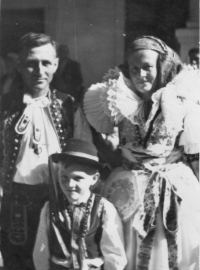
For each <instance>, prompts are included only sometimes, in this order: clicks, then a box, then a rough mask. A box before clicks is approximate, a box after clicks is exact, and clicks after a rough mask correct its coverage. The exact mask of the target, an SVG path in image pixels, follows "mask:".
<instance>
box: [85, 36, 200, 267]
mask: <svg viewBox="0 0 200 270" xmlns="http://www.w3.org/2000/svg"><path fill="white" fill-rule="evenodd" d="M127 63H128V75H127V76H126V77H125V76H124V75H123V74H122V72H121V71H120V70H117V69H116V70H115V72H113V71H112V72H110V73H109V74H108V75H107V76H105V78H104V82H103V83H100V84H96V85H92V86H91V88H90V89H89V90H88V92H87V93H86V96H85V100H84V106H85V113H86V116H87V119H88V121H89V122H90V124H91V125H92V126H93V127H94V128H95V129H96V130H97V131H98V132H101V133H106V134H109V133H112V130H113V128H114V126H118V128H119V138H120V146H119V147H120V149H121V156H122V165H121V166H120V167H118V168H116V169H115V170H114V171H113V172H112V173H111V175H110V176H109V178H108V179H107V181H106V182H105V185H104V188H103V191H102V192H103V195H104V196H105V197H107V198H108V199H109V200H110V201H112V202H113V204H114V205H115V206H116V208H117V210H118V212H119V214H120V215H121V217H122V220H123V223H124V230H125V237H126V253H127V258H128V266H127V268H126V269H128V270H135V269H137V270H169V269H170V270H171V269H173V270H175V269H176V270H178V269H179V270H194V269H195V270H197V269H199V267H198V266H199V264H198V255H199V239H200V238H199V237H200V232H199V227H200V226H199V222H200V188H199V182H198V179H197V178H198V176H199V160H198V159H199V134H200V120H199V115H200V105H199V104H200V102H199V100H200V99H199V100H198V97H199V96H198V97H197V96H196V97H194V96H193V94H191V93H192V91H194V92H195V91H196V90H195V89H193V88H195V83H194V81H193V83H192V84H190V83H189V84H188V83H185V84H184V83H183V82H184V80H185V82H186V81H188V73H187V72H186V71H181V72H180V70H182V64H181V61H180V59H179V57H178V56H177V55H176V53H175V52H174V51H173V50H172V49H170V48H169V47H168V46H167V45H166V44H165V43H164V42H162V41H161V40H159V39H157V38H155V37H150V36H143V37H140V38H137V39H136V40H134V41H133V43H132V44H131V46H130V48H129V50H128V53H127ZM179 72H180V75H177V74H178V73H179ZM184 72H185V73H184ZM124 74H125V73H124ZM176 75H177V76H176ZM128 76H129V78H127V77H128ZM189 77H190V75H189ZM196 77H197V76H194V78H195V80H196ZM196 81H198V80H196ZM186 85H187V87H188V88H187V87H186ZM198 85H199V83H198ZM198 85H197V86H196V87H198ZM182 86H183V87H182ZM190 86H191V87H192V89H190ZM184 87H185V88H184ZM198 95H199V94H198ZM195 118H196V119H195Z"/></svg>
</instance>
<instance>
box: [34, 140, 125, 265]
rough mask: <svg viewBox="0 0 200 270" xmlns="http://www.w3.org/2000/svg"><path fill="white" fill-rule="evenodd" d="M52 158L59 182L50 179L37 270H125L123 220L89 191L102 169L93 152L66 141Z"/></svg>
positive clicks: (36, 254) (86, 146) (89, 146)
mask: <svg viewBox="0 0 200 270" xmlns="http://www.w3.org/2000/svg"><path fill="white" fill-rule="evenodd" d="M51 158H52V160H53V162H54V163H57V164H58V171H59V173H58V181H57V183H56V181H54V180H55V179H54V178H55V176H54V177H52V180H53V181H52V183H51V184H50V186H51V188H52V187H53V189H51V190H50V202H47V203H46V204H45V206H44V208H43V210H42V212H41V217H40V224H39V228H38V235H37V238H36V244H35V249H34V254H33V258H34V263H35V267H36V269H37V270H40V269H41V270H45V269H51V270H62V269H63V270H64V269H70V270H72V269H78V270H92V269H99V270H100V269H105V270H122V269H124V267H125V265H126V262H127V260H126V255H125V251H124V238H123V228H122V223H121V220H120V218H119V216H118V214H117V211H116V209H115V208H114V206H113V205H112V204H111V203H110V202H108V201H107V200H106V199H104V198H102V197H101V196H100V195H96V194H94V193H92V192H91V191H90V187H91V186H92V185H94V184H95V183H96V182H97V181H98V179H99V172H98V169H100V168H101V167H102V166H103V165H102V164H101V163H99V160H98V156H97V150H96V148H95V146H94V145H92V144H90V143H88V142H85V141H82V140H77V139H70V140H69V141H68V143H67V145H66V147H65V150H64V152H63V153H60V154H54V155H52V157H51ZM58 183H59V184H58Z"/></svg>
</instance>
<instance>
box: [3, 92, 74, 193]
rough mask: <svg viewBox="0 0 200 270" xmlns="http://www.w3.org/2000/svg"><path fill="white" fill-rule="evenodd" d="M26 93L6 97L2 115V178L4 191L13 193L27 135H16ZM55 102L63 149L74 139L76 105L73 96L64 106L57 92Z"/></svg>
mask: <svg viewBox="0 0 200 270" xmlns="http://www.w3.org/2000/svg"><path fill="white" fill-rule="evenodd" d="M22 99H23V93H22V91H19V90H16V92H15V94H12V96H11V95H8V96H6V98H5V99H3V101H2V104H1V112H0V117H1V118H0V179H1V184H2V186H3V189H4V191H7V192H11V190H12V180H13V177H14V175H15V173H16V161H17V157H18V154H19V150H20V144H21V139H22V136H23V135H20V134H18V133H16V132H15V125H16V123H17V121H18V120H19V118H20V117H21V115H22V113H23V111H24V109H25V107H26V105H25V104H23V103H22ZM51 99H52V102H51V104H50V106H49V109H50V112H51V116H52V119H53V123H54V126H55V129H56V131H57V134H58V137H59V143H60V146H61V149H63V147H64V146H65V144H66V141H67V140H68V139H69V138H71V137H72V136H73V129H74V124H73V116H74V111H75V109H76V108H75V106H74V103H73V99H72V98H71V96H68V97H67V99H66V101H65V102H64V103H63V104H62V106H61V105H60V103H59V102H58V100H57V96H56V90H54V91H53V92H52V93H51Z"/></svg>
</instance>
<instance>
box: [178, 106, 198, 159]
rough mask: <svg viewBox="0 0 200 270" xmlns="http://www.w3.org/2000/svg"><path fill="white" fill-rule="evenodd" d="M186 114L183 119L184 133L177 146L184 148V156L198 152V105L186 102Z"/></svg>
mask: <svg viewBox="0 0 200 270" xmlns="http://www.w3.org/2000/svg"><path fill="white" fill-rule="evenodd" d="M186 106H187V114H186V116H185V118H184V127H183V128H184V131H183V132H182V134H181V136H180V140H179V145H181V146H183V147H184V153H185V154H196V153H199V152H200V105H199V104H197V103H194V102H193V101H187V102H186Z"/></svg>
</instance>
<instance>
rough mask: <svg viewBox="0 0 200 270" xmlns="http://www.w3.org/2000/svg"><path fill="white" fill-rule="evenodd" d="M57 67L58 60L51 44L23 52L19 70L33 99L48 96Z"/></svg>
mask: <svg viewBox="0 0 200 270" xmlns="http://www.w3.org/2000/svg"><path fill="white" fill-rule="evenodd" d="M57 67H58V58H57V57H56V52H55V49H54V47H53V46H52V45H51V44H46V45H43V46H40V47H35V48H32V49H29V50H24V51H22V52H21V54H20V64H19V70H20V73H21V75H22V78H23V81H24V86H25V90H26V91H27V92H29V93H30V94H31V95H32V96H33V97H39V96H42V95H44V94H46V93H47V92H48V90H49V84H50V82H51V81H52V79H53V74H54V73H55V71H56V69H57Z"/></svg>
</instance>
